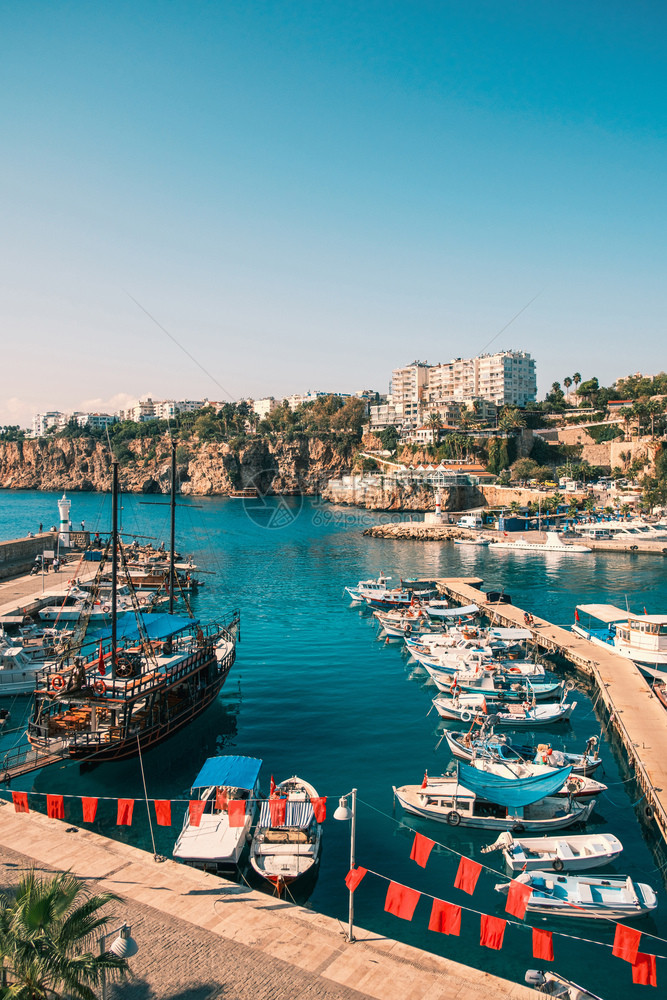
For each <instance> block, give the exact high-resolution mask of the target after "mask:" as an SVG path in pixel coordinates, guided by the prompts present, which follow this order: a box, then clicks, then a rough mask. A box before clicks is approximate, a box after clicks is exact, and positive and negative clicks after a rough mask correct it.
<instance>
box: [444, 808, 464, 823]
mask: <svg viewBox="0 0 667 1000" xmlns="http://www.w3.org/2000/svg"><path fill="white" fill-rule="evenodd" d="M447 822H448V823H449V825H450V826H458V825H459V823H460V822H461V813H460V812H458V810H456V809H452V810H451V811H450V812H448V813H447Z"/></svg>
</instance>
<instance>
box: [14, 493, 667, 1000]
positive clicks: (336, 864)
mask: <svg viewBox="0 0 667 1000" xmlns="http://www.w3.org/2000/svg"><path fill="white" fill-rule="evenodd" d="M162 499H164V498H159V497H158V498H154V497H147V498H139V497H135V496H126V497H123V525H124V529H125V530H126V531H127V532H136V533H138V534H142V535H149V536H154V537H155V538H156V539H157V540H162V539H165V540H168V508H167V507H166V506H162V505H159V506H156V504H158V503H159V502H160V501H161V500H162ZM56 500H57V496H56V494H48V493H33V492H11V491H5V492H2V493H0V538H3V539H7V538H14V537H18V536H20V535H24V534H25V533H26V532H27V531H28V530H36V529H37V525H38V523H39V522H40V521H41V522H42V523H43V524H44V525H45V526H49V525H51V524H52V523H55V521H56V519H57V508H56ZM142 501H145V502H142ZM179 503H180V504H181V505H182V506H181V507H180V508H179V525H178V531H177V536H178V545H179V549H180V551H181V552H182V553H184V554H186V553H192V554H194V556H195V558H196V560H197V562H198V563H199V565H200V566H201V567H202V568H206V569H209V570H211V571H213V573H214V575H210V576H205V577H204V579H205V581H206V585H205V587H204V588H203V589H202V590H201V591H200V593H199V594H198V595H196V597H195V598H194V601H193V609H194V610H195V612H196V613H197V614H198V615H200V616H201V617H202V618H209V617H215V616H216V614H220V613H222V612H223V611H224V610H226V609H229V608H232V607H240V609H241V614H242V641H241V643H240V645H239V647H238V658H237V661H236V664H235V666H234V667H233V669H232V672H231V674H230V676H229V679H228V681H227V684H226V686H225V688H224V689H223V691H222V693H221V695H220V698H219V700H218V702H217V703H216V705H215V706H213V707H212V708H211V709H210V710H209V711H208V712H207V713H206V714H205V715H204V716H203V717H202V718H201V719H199V720H198V721H197V722H196V723H195V724H194V725H193V726H192V727H190V729H188V730H186V731H185V732H183V733H181V734H179V735H178V736H177V737H175V738H174V739H172V740H171V741H168V742H167V743H165V744H163V745H162V746H161V747H159V748H157V749H155V750H153V751H151V752H149V753H147V754H146V755H145V757H144V766H145V772H146V781H147V786H148V795H149V797H154V798H187V795H188V788H189V783H190V780H191V779H192V778H193V777H194V775H195V773H196V771H197V770H198V768H199V765H200V764H201V762H202V761H203V759H204V758H205V757H207V756H210V755H212V754H215V753H218V752H222V753H241V754H248V755H252V756H258V757H261V758H262V759H263V760H264V767H263V772H262V773H263V780H264V786H265V788H268V784H269V778H270V775H271V774H274V775H275V778H276V781H278V780H280V779H282V778H284V777H288V776H289V775H291V774H294V773H297V774H302V775H303V776H304V777H306V778H308V779H309V780H310V781H311V782H312V783H313V784H314V785H315V787H316V788H317V789H318V790H319V792H320V794H322V795H327V796H328V797H329V817H331V815H332V813H333V809H334V807H335V805H336V803H337V799H338V796H340V795H341V794H344V793H345V792H348V791H349V790H350V789H351V788H352V787H353V786H354V787H357V788H358V790H359V808H358V821H357V863H358V864H359V865H363V866H364V867H366V868H369V869H371V870H372V871H374V872H378V873H380V874H381V875H384V876H387V877H389V878H393V879H395V880H396V881H399V882H402V883H404V884H406V885H410V886H412V887H414V888H416V889H419V890H420V891H421V892H423V893H428V894H431V895H434V896H438V897H439V898H443V899H448V900H450V901H452V902H455V903H457V904H459V905H463V906H469V907H471V908H474V909H475V910H478V911H483V912H486V913H492V914H495V915H497V916H502V915H503V907H504V899H503V898H502V897H501V896H500V895H499V894H498V893H495V892H494V891H493V886H494V884H495V883H496V882H499V881H502V880H503V879H501V877H500V876H497V875H494V874H492V873H483V874H482V876H481V877H480V881H479V883H478V886H477V889H476V892H475V894H474V896H472V897H470V896H467V895H466V894H464V893H461V892H460V891H458V890H456V889H454V888H453V881H454V877H455V873H456V868H457V865H458V858H457V857H456V856H455V855H453V854H451V853H449V852H448V851H447V850H445V849H444V848H443V849H441V850H437V851H434V852H433V854H432V855H431V858H430V860H429V863H428V866H427V867H426V869H421V868H419V867H418V866H417V865H416V864H415V863H414V862H412V861H410V860H409V854H410V847H411V842H412V836H413V835H412V832H411V830H412V829H419V830H420V831H421V832H423V833H424V834H426V835H427V836H429V837H431V838H432V839H434V840H436V841H439V842H441V843H442V844H443V845H445V846H447V847H450V848H453V849H454V850H455V851H458V852H461V853H464V854H466V855H468V856H471V857H474V858H476V859H477V860H484V861H486V862H488V863H489V864H491V865H492V866H493V867H495V868H496V869H498V870H502V868H501V856H500V855H499V854H495V853H494V854H491V855H488V856H480V854H479V849H480V847H481V846H482V845H484V844H486V843H489V842H491V841H492V840H495V834H493V833H489V832H486V833H485V832H484V831H465V830H453V829H451V828H449V827H446V826H440V825H439V824H433V823H429V822H426V821H420V820H417V819H416V818H408V817H405V816H403V814H402V812H401V810H400V808H399V807H396V810H395V811H394V808H393V801H392V799H393V796H392V785H393V784H396V785H400V784H404V783H411V782H417V781H421V778H422V776H423V773H424V769H425V768H428V769H429V772H430V773H431V774H433V773H438V772H439V771H440V770H441V769H444V767H445V766H446V765H447V763H448V760H449V751H448V750H447V748H446V745H445V744H443V745H442V746H441V747H440V749H439V750H437V751H436V750H435V747H436V743H437V742H438V739H439V737H440V735H441V733H442V724H439V723H438V720H437V718H436V717H435V713H431V715H428V714H427V713H428V710H429V708H430V699H431V697H432V696H433V694H434V693H435V691H434V689H433V688H430V687H427V685H426V681H425V675H424V674H418V673H414V675H413V666H411V665H410V664H409V663H408V661H407V659H406V656H405V654H404V653H403V652H402V647H401V644H400V643H398V642H397V641H392V642H390V643H385V642H384V641H379V640H378V639H377V638H376V630H375V627H374V619H372V618H370V617H369V615H368V614H367V613H366V612H364V611H361V610H359V609H358V607H353V606H352V605H351V604H350V602H349V601H348V600H347V599H346V597H345V596H344V593H343V587H344V585H345V584H349V583H356V582H357V580H359V579H360V578H364V579H365V578H367V577H370V576H377V574H378V573H379V572H380V571H384V572H386V573H390V574H392V575H393V577H394V578H395V579H396V581H398V579H399V578H400V577H401V576H404V577H414V576H422V577H429V576H432V575H439V576H457V575H477V576H480V577H482V578H483V579H484V581H485V587H486V588H487V589H502V588H504V589H505V590H506V592H508V593H509V594H511V596H512V599H513V600H514V602H515V603H516V604H518V605H519V606H522V607H525V608H526V609H528V610H530V611H533V612H534V613H539V614H541V615H544V616H545V617H546V618H548V619H550V620H551V621H553V622H556V623H558V624H568V623H570V622H571V620H572V612H573V608H574V605H575V604H576V603H578V602H580V601H585V600H586V601H591V602H592V601H605V602H606V601H610V602H614V603H620V604H621V605H623V606H625V601H626V599H627V601H628V603H629V606H630V608H631V609H635V610H641V609H642V608H643V607H644V606H646V607H647V609H648V610H649V611H655V612H658V611H664V609H665V608H667V582H666V581H665V571H664V570H665V563H664V561H663V559H662V558H658V557H655V558H654V557H650V556H637V555H634V556H633V555H624V554H618V555H616V554H614V555H605V554H597V555H590V556H581V557H576V556H575V557H563V556H558V555H557V554H552V555H549V556H547V557H542V558H541V559H537V558H535V557H534V556H532V555H531V554H530V553H513V554H512V553H495V552H493V551H491V552H488V551H486V550H484V549H479V550H478V549H473V548H466V547H463V546H456V545H453V544H451V543H436V542H428V543H420V542H405V541H391V540H386V539H371V538H367V537H363V535H362V531H363V529H364V527H367V526H368V525H369V524H372V523H376V522H377V521H379V520H382V519H383V517H382V516H381V515H377V516H376V515H371V514H368V513H367V512H365V511H357V510H355V509H351V508H337V507H332V506H329V505H320V504H319V503H317V502H313V501H310V500H305V501H303V502H302V501H301V499H299V498H294V499H290V500H287V501H277V500H276V501H271V502H269V503H267V504H256V505H255V504H250V505H246V504H244V502H243V501H240V500H229V499H224V498H216V499H206V498H204V499H199V498H198V499H196V500H195V499H192V500H189V499H182V500H180V501H179ZM150 505H152V506H150ZM71 516H72V521H73V524H74V525H75V526H78V524H79V522H80V520H81V519H85V522H86V528H88V529H90V530H91V531H95V530H98V529H99V530H100V531H104V530H106V529H107V528H108V524H109V517H110V502H109V499H108V498H107V497H105V496H102V495H100V494H74V495H72V511H71ZM52 579H53V578H52ZM1 599H2V588H1V585H0V600H1ZM575 679H576V678H575ZM577 685H578V687H579V688H580V690H579V691H578V692H577V694H576V698H577V702H578V705H577V709H576V711H575V713H574V716H573V719H572V721H571V724H565V725H562V724H561V725H560V726H555V727H553V729H551V730H542V729H540V730H537V731H536V733H535V734H534V735H535V737H536V742H539V741H540V740H541V739H545V738H546V739H550V740H552V741H553V743H554V745H555V746H560V745H563V746H566V747H568V748H572V749H583V745H584V742H585V740H586V738H587V737H588V736H591V735H594V734H599V733H600V728H601V725H603V723H602V721H601V717H600V716H599V715H598V714H597V712H596V710H595V707H594V705H593V701H592V699H591V697H589V691H590V688H589V687H588V686H587V684H586V683H585V682H583V681H581V680H579V679H577ZM593 697H594V696H593ZM26 710H27V700H26V699H20V700H18V701H17V702H16V704H15V705H13V706H12V722H11V725H12V726H14V725H16V724H18V722H20V720H21V717H22V716H23V714H24V713H25V712H26ZM666 724H667V718H666ZM603 731H604V729H603ZM527 735H530V734H527ZM16 739H17V734H7V735H5V736H4V737H3V738H2V740H1V741H0V752H1V750H2V749H5V748H6V747H8V746H11V745H12V744H13V743H14V742H15V740H16ZM602 754H603V757H604V773H603V774H600V772H597V773H596V777H600V780H602V781H604V782H606V783H607V784H608V785H609V791H608V792H607V793H606V794H605V795H603V796H602V797H601V798H600V799H599V801H598V804H597V807H596V810H595V813H594V815H593V820H592V822H591V824H590V825H589V829H591V830H598V831H608V832H612V833H614V834H616V835H617V836H618V837H619V838H620V839H621V841H622V843H623V844H624V847H625V851H624V853H623V855H622V856H621V858H620V859H619V862H618V863H617V864H616V866H613V867H609V868H607V869H602V870H601V871H604V872H607V873H609V874H621V875H631V876H632V877H633V878H635V879H637V880H639V881H645V882H648V883H649V884H650V885H652V886H653V887H654V888H655V889H656V890H658V892H659V899H660V907H659V909H658V911H657V916H656V917H650V918H645V919H643V920H641V921H638V922H636V924H635V926H637V927H638V928H641V929H642V930H644V931H647V932H651V933H653V934H657V935H659V936H661V937H663V938H667V896H666V894H665V881H664V878H663V874H664V872H665V871H667V868H666V869H662V871H661V870H660V868H661V866H663V865H665V863H666V862H667V856H666V855H665V853H664V852H663V850H662V848H661V845H660V842H659V840H658V838H656V837H655V835H654V833H653V831H652V830H651V827H650V825H640V820H641V819H642V813H643V804H642V803H639V804H638V805H637V806H636V808H634V809H633V803H635V802H637V800H638V799H639V798H640V794H641V793H640V792H638V791H637V788H636V786H635V784H634V781H633V780H628V779H631V774H630V772H629V771H628V768H627V765H626V763H625V761H624V753H623V750H622V748H621V747H620V746H619V745H617V744H616V743H611V744H610V743H608V742H607V741H606V740H605V741H604V743H603V747H602ZM13 787H15V788H21V789H25V790H28V791H35V792H47V791H48V792H60V793H70V794H75V795H81V794H85V795H98V796H105V795H106V796H111V797H114V796H122V797H133V796H136V797H137V798H140V797H142V796H143V790H142V783H141V773H140V769H139V763H138V761H129V762H125V763H120V764H106V765H100V766H98V767H96V768H95V769H92V770H88V771H85V772H83V773H81V772H80V769H79V767H78V766H77V765H66V766H63V767H53V768H50V769H46V770H44V771H43V772H38V773H37V774H35V775H30V776H26V778H25V779H23V781H17V782H16V783H15V785H14V786H13ZM32 804H33V805H34V807H35V808H40V809H44V808H45V807H44V799H43V798H39V797H37V796H35V797H34V798H33V800H32ZM66 809H67V813H66V815H67V818H68V819H69V820H70V822H72V823H76V824H78V823H79V822H80V820H81V814H80V811H79V810H80V805H79V803H77V802H76V801H73V802H69V803H68V804H67V806H66ZM181 815H182V811H181V807H179V806H176V807H175V808H174V826H173V827H172V828H171V829H168V828H160V827H158V828H156V829H155V836H156V841H157V850H158V851H159V852H160V853H162V854H165V855H169V854H170V853H171V847H172V845H173V841H174V839H175V837H176V834H177V832H178V829H179V827H180V822H181V819H180V817H181ZM404 821H405V822H404ZM54 822H55V821H54ZM95 829H97V830H98V831H99V832H101V833H104V834H106V835H108V836H113V837H117V838H120V839H125V840H128V841H130V842H132V843H135V844H137V845H139V846H141V847H147V848H149V849H150V845H151V841H150V832H149V828H148V823H147V820H146V810H145V805H144V804H143V803H141V802H137V803H136V806H135V815H134V823H133V826H132V827H131V828H119V827H116V826H115V803H111V802H109V803H105V802H101V803H100V809H99V813H98V820H97V822H96V824H95ZM348 859H349V830H348V827H347V825H346V824H343V823H337V822H335V821H333V820H332V819H331V818H329V819H328V820H327V823H326V825H325V832H324V849H323V857H322V864H321V870H320V874H319V878H318V881H317V884H316V885H315V888H314V891H313V893H312V895H311V897H310V902H309V905H310V906H312V907H313V908H314V909H316V910H319V911H321V912H324V913H327V914H329V915H331V916H334V917H337V918H339V919H340V920H341V922H342V924H346V920H347V901H348V896H347V890H346V888H345V885H344V882H343V879H344V876H345V874H346V872H347V870H348ZM386 888H387V883H386V881H383V880H382V879H380V878H378V877H376V876H374V875H370V874H369V875H368V876H367V877H366V879H365V880H364V881H363V882H362V884H361V886H360V887H359V890H358V891H357V893H356V900H355V911H356V921H357V923H358V924H359V925H360V926H361V927H367V928H370V929H372V930H374V931H377V932H380V933H385V934H387V935H388V936H390V937H393V938H398V939H400V940H403V941H406V942H408V943H410V944H413V945H416V946H418V947H421V948H425V949H427V950H430V951H434V952H438V953H440V954H444V955H447V956H449V957H451V958H455V959H457V960H459V961H463V962H466V963H468V964H470V965H475V966H478V967H480V968H484V969H486V970H488V971H489V972H494V973H497V974H500V975H504V976H507V977H509V978H512V979H515V980H517V981H522V980H523V975H524V972H525V970H526V969H527V968H535V967H539V965H540V962H539V961H537V960H534V959H533V958H532V949H531V934H530V931H529V930H525V929H520V928H517V927H514V926H508V928H507V931H506V934H505V943H504V947H503V949H502V951H498V952H496V951H490V950H489V949H487V948H482V947H480V946H479V917H478V916H476V915H475V914H473V913H466V912H465V911H464V913H463V922H462V933H461V937H460V938H449V937H444V936H442V935H439V934H435V933H433V932H431V931H429V930H428V929H427V926H428V918H429V913H430V900H428V899H426V898H422V899H421V900H420V902H419V905H418V907H417V910H416V912H415V916H414V919H413V920H412V922H409V923H408V922H405V921H403V920H400V919H397V918H395V917H393V916H391V915H388V914H386V913H384V910H383V905H384V896H385V893H386ZM603 923H604V922H598V921H589V922H581V921H576V920H575V921H567V922H566V921H563V920H561V921H556V920H552V921H551V922H550V923H549V924H548V925H547V924H546V923H545V922H544V921H541V920H537V921H535V925H536V926H540V927H547V926H548V927H549V929H552V930H562V931H564V932H565V933H568V934H572V935H577V936H581V937H584V938H590V939H595V940H597V941H605V942H610V941H611V940H612V937H613V928H610V927H608V926H604V925H603ZM640 948H641V950H643V951H648V952H651V953H654V954H655V953H657V954H659V955H666V956H667V944H660V943H659V942H656V941H652V940H651V939H649V938H644V939H643V940H642V943H641V945H640ZM554 950H555V956H556V960H555V962H554V963H553V968H555V969H557V970H558V971H560V972H562V973H564V974H566V975H569V976H570V977H571V978H573V979H575V980H576V981H578V982H580V983H581V984H582V985H584V986H586V985H588V986H589V988H591V989H593V990H595V992H597V993H599V994H600V995H601V996H602V997H606V998H609V1000H620V998H625V997H628V996H633V995H635V994H639V993H640V992H641V990H640V989H639V987H634V986H632V983H631V973H630V967H629V966H628V965H627V963H624V962H622V961H620V960H619V959H614V958H612V957H611V952H610V950H609V949H607V948H601V947H599V946H596V945H593V944H586V943H582V942H580V941H577V940H569V939H566V938H558V937H555V938H554ZM666 976H667V961H659V962H658V978H659V981H660V979H661V977H662V985H663V986H664V982H665V981H667V980H665V977H666Z"/></svg>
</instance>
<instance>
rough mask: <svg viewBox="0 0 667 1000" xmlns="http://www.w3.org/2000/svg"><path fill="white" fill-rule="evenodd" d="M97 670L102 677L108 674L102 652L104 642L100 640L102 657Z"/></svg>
mask: <svg viewBox="0 0 667 1000" xmlns="http://www.w3.org/2000/svg"><path fill="white" fill-rule="evenodd" d="M97 669H98V670H99V672H100V673H101V674H102V675H104V674H106V672H107V668H106V667H105V666H104V652H103V650H102V640H101V639H100V657H99V661H98V664H97Z"/></svg>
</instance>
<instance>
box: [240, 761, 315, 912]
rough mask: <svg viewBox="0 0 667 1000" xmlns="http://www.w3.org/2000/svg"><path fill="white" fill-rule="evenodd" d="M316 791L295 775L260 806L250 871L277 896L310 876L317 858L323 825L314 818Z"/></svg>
mask: <svg viewBox="0 0 667 1000" xmlns="http://www.w3.org/2000/svg"><path fill="white" fill-rule="evenodd" d="M318 798H319V796H318V794H317V792H316V791H315V788H314V787H313V786H312V785H311V784H310V783H309V782H307V781H305V780H304V779H303V778H299V777H297V776H296V775H294V777H292V778H287V779H286V780H285V781H281V782H280V783H279V784H278V785H276V786H275V789H274V792H273V794H272V795H271V796H270V797H269V798H268V799H266V800H264V801H263V802H262V804H261V807H260V813H259V819H258V821H257V829H256V830H255V833H254V836H253V838H252V844H251V846H250V864H251V866H252V868H253V871H255V872H256V873H257V875H259V876H260V878H263V879H265V880H266V881H267V882H269V883H270V884H271V885H272V886H273V887H274V888H275V890H276V892H277V893H278V895H280V894H281V893H282V890H283V888H285V887H286V886H289V885H292V884H293V883H294V882H297V881H299V880H305V878H306V877H307V876H308V875H313V873H314V872H315V870H316V868H317V865H318V863H319V859H320V848H321V842H322V825H321V823H318V822H317V820H316V818H315V812H314V809H313V804H312V803H313V800H314V799H318Z"/></svg>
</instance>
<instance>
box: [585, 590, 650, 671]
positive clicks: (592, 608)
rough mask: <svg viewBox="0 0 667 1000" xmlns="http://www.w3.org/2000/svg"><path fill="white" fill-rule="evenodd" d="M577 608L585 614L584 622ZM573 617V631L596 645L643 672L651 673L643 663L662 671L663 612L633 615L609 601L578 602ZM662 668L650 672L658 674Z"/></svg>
mask: <svg viewBox="0 0 667 1000" xmlns="http://www.w3.org/2000/svg"><path fill="white" fill-rule="evenodd" d="M580 612H581V615H584V616H586V618H587V624H586V626H584V625H582V624H581V615H580ZM574 617H575V622H574V624H573V625H572V626H571V628H572V631H573V632H575V633H576V634H577V635H580V636H582V638H584V639H588V640H589V641H590V642H592V643H593V644H594V645H596V646H601V647H602V648H604V649H609V648H610V647H611V649H613V650H614V652H615V653H618V654H619V656H625V657H626V658H627V659H629V660H632V661H633V662H634V663H636V664H637V665H638V666H639V667H641V669H642V670H643V671H644V672H645V673H649V674H651V673H652V671H651V670H647V669H646V668H647V667H657V668H662V671H664V668H665V667H667V615H647V614H644V615H635V614H632V613H631V612H629V611H624V610H623V609H622V608H617V607H615V606H614V605H613V604H578V605H577V608H576V610H575V613H574ZM595 623H596V624H595ZM662 671H661V670H660V669H658V671H657V672H656V673H652V676H658V677H659V676H661V673H662Z"/></svg>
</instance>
